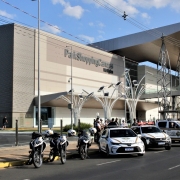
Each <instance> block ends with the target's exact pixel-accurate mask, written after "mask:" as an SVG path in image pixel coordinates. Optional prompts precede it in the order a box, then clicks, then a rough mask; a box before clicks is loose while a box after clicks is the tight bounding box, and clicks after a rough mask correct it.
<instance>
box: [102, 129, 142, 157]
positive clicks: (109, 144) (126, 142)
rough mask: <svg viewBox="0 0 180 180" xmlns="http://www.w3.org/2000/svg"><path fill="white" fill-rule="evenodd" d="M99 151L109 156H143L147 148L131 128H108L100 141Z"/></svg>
mask: <svg viewBox="0 0 180 180" xmlns="http://www.w3.org/2000/svg"><path fill="white" fill-rule="evenodd" d="M99 151H100V152H105V153H106V155H107V156H109V155H118V154H138V155H139V156H143V155H144V153H145V146H144V143H143V142H142V140H141V138H140V137H139V136H138V135H137V134H136V133H135V132H134V131H132V130H131V129H130V128H120V127H108V128H107V129H105V130H104V131H103V133H102V135H101V137H100V139H99Z"/></svg>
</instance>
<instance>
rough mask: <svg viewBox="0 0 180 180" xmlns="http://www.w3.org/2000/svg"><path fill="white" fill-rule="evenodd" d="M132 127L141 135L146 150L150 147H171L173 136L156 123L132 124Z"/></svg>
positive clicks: (168, 148)
mask: <svg viewBox="0 0 180 180" xmlns="http://www.w3.org/2000/svg"><path fill="white" fill-rule="evenodd" d="M131 129H132V130H133V131H134V132H135V133H136V134H139V135H141V139H142V141H143V142H144V145H145V148H146V150H147V149H148V148H162V147H164V148H165V149H166V150H170V149H171V138H170V137H169V135H168V134H166V133H164V132H162V131H161V130H160V129H159V128H158V127H156V126H154V125H142V126H132V127H131Z"/></svg>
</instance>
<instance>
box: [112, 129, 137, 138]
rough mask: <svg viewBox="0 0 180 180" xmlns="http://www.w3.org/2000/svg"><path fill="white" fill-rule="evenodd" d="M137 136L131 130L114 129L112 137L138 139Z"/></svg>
mask: <svg viewBox="0 0 180 180" xmlns="http://www.w3.org/2000/svg"><path fill="white" fill-rule="evenodd" d="M136 136H137V135H136V134H135V133H134V132H133V131H132V130H131V129H112V130H110V137H111V138H113V137H136Z"/></svg>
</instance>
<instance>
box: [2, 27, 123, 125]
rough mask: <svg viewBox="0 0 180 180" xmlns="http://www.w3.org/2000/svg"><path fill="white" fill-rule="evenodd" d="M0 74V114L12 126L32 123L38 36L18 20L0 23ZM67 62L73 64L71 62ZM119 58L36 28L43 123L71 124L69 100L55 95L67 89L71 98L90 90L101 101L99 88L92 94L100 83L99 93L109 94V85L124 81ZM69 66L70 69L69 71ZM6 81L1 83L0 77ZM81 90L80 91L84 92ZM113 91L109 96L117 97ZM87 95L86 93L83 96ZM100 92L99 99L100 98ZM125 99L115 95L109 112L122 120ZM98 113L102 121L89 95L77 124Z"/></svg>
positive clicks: (36, 92) (35, 90)
mask: <svg viewBox="0 0 180 180" xmlns="http://www.w3.org/2000/svg"><path fill="white" fill-rule="evenodd" d="M0 33H1V35H2V34H3V36H1V37H0V42H1V45H0V49H1V60H0V61H1V64H3V65H2V67H1V68H0V69H1V72H2V71H3V70H4V71H5V72H8V74H3V73H1V75H0V80H2V81H3V82H4V87H3V88H2V87H0V93H1V94H3V97H2V96H1V97H0V100H1V102H3V105H4V106H2V104H1V107H0V116H1V117H0V118H3V116H7V118H8V119H9V122H10V124H9V126H10V127H15V120H16V119H17V120H19V127H36V126H37V105H38V102H37V95H38V38H37V35H38V34H37V31H36V30H34V29H31V28H27V27H24V26H20V25H17V24H8V25H3V26H0ZM71 63H72V64H71ZM124 64H125V63H124V59H123V58H122V57H121V56H117V55H114V54H111V53H107V52H105V51H101V50H98V49H95V48H92V47H89V46H86V45H82V44H80V43H76V42H73V41H70V40H67V39H64V38H61V37H59V36H55V35H52V34H49V33H46V32H43V31H40V95H41V107H42V110H41V114H42V115H41V118H42V120H43V126H48V121H49V120H51V121H53V126H54V127H55V126H59V125H60V120H61V119H62V120H63V125H65V124H70V122H71V116H70V115H71V114H70V113H71V112H70V110H69V109H68V102H66V101H65V100H63V99H61V98H59V97H60V95H62V94H64V96H65V97H68V98H70V96H71V95H69V94H68V93H67V92H69V90H71V83H69V82H68V81H69V80H71V79H70V78H71V76H72V82H73V83H72V89H73V95H74V98H76V99H77V98H78V97H79V96H78V95H79V94H82V92H85V91H86V92H88V93H91V92H93V93H94V94H95V95H96V96H98V97H99V98H102V99H103V96H104V95H102V92H97V91H98V89H99V88H100V87H101V86H105V88H104V91H105V92H108V93H109V96H110V95H112V93H113V90H114V89H113V88H108V86H109V85H110V84H112V83H113V84H116V83H117V82H119V81H124V79H123V76H122V75H123V72H124ZM71 68H72V69H71ZM4 78H5V79H6V81H4V80H3V79H4ZM2 81H1V82H2ZM83 90H84V91H83ZM117 93H118V92H115V93H114V94H113V97H112V99H115V98H116V97H117V95H118V94H117ZM82 95H84V96H85V95H87V94H85V93H84V94H82ZM101 95H102V97H101ZM124 109H125V108H124V100H123V99H120V100H118V101H117V103H116V104H115V105H114V108H113V111H112V114H111V116H112V117H118V118H124V117H125V114H124ZM97 112H98V113H99V115H100V117H102V118H103V119H104V111H103V108H102V106H101V104H100V103H99V102H98V101H96V100H95V99H94V98H89V99H88V101H87V102H85V103H84V105H83V108H82V110H81V114H80V119H81V121H82V122H86V123H91V124H93V119H94V118H96V114H97Z"/></svg>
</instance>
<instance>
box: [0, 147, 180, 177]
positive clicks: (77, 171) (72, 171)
mask: <svg viewBox="0 0 180 180" xmlns="http://www.w3.org/2000/svg"><path fill="white" fill-rule="evenodd" d="M179 157H180V146H177V145H176V146H174V147H172V149H171V150H170V151H167V150H164V149H158V150H157V149H156V150H155V149H153V150H149V151H147V152H146V154H145V155H144V156H143V157H138V156H136V155H133V156H131V155H127V156H124V155H121V156H113V157H110V158H106V157H105V156H104V155H100V154H99V153H97V154H94V155H91V156H90V159H86V160H80V158H79V156H78V155H75V156H74V157H73V158H72V159H68V160H67V162H66V164H64V165H62V164H61V163H60V161H55V162H52V163H50V162H49V163H44V164H43V165H42V166H41V168H39V169H36V168H34V166H33V165H29V166H28V165H25V166H20V167H11V168H8V169H3V170H0V179H2V180H6V179H8V180H11V179H13V180H46V179H48V180H49V179H53V180H59V179H62V180H65V179H67V180H71V179H72V180H101V179H102V180H114V179H124V180H132V179H133V180H152V179H154V180H166V179H167V180H179V179H180V160H179Z"/></svg>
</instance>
